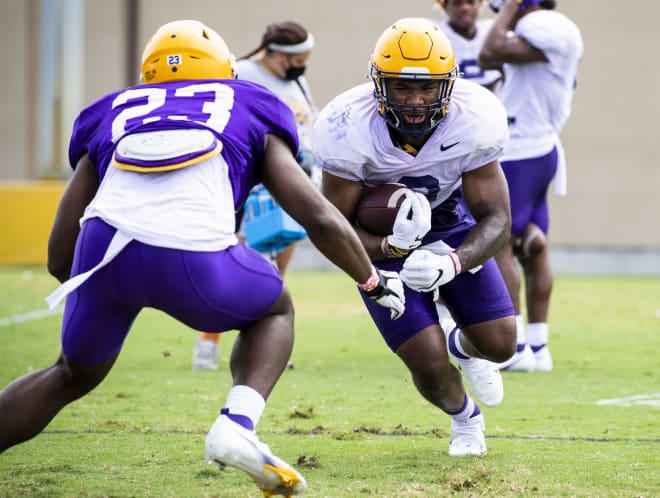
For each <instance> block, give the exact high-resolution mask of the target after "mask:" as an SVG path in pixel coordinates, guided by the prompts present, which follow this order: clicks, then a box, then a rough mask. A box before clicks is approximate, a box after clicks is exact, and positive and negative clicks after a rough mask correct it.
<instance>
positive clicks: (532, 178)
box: [502, 147, 557, 237]
mask: <svg viewBox="0 0 660 498" xmlns="http://www.w3.org/2000/svg"><path fill="white" fill-rule="evenodd" d="M502 170H503V171H504V175H505V176H506V181H507V183H508V184H509V198H510V199H511V233H512V234H513V235H515V236H516V237H520V236H522V234H523V232H524V231H525V228H526V227H527V225H529V224H530V223H534V224H535V225H536V226H537V227H539V228H540V229H541V230H542V231H543V233H545V234H547V233H548V229H549V226H550V218H549V213H548V199H547V194H548V187H549V185H550V182H551V181H552V179H553V178H554V176H555V173H556V172H557V148H556V147H554V148H553V149H552V150H551V151H550V152H549V153H547V154H546V155H545V156H541V157H535V158H533V159H521V160H518V161H502Z"/></svg>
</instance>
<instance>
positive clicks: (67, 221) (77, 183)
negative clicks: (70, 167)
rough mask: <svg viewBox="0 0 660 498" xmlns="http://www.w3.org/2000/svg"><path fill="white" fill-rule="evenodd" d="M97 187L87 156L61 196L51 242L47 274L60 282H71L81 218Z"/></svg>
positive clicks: (95, 175)
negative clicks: (70, 277) (69, 279)
mask: <svg viewBox="0 0 660 498" xmlns="http://www.w3.org/2000/svg"><path fill="white" fill-rule="evenodd" d="M97 188H98V176H97V174H96V168H95V167H94V165H93V164H92V162H91V161H90V160H89V157H87V155H84V156H83V157H82V158H80V160H79V161H78V164H77V166H76V169H75V171H74V173H73V176H72V177H71V180H70V181H69V184H68V185H67V187H66V190H65V191H64V194H63V195H62V199H61V200H60V204H59V206H58V208H57V213H56V214H55V221H54V222H53V228H52V229H51V232H50V237H49V239H48V271H49V272H50V274H51V275H53V276H54V277H55V278H57V280H59V281H60V282H64V281H66V280H68V278H69V274H70V273H71V264H72V263H73V250H74V247H75V245H76V239H77V238H78V232H79V231H80V224H79V223H80V218H82V215H83V212H84V211H85V208H86V207H87V205H88V204H89V203H90V202H91V200H92V198H93V197H94V195H95V194H96V190H97Z"/></svg>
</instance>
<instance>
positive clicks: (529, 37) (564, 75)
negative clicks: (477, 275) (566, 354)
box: [480, 0, 584, 371]
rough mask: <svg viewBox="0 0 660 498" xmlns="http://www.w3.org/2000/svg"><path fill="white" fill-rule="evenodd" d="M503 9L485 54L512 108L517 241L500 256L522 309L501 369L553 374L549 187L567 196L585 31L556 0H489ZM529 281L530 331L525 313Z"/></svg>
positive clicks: (511, 178)
mask: <svg viewBox="0 0 660 498" xmlns="http://www.w3.org/2000/svg"><path fill="white" fill-rule="evenodd" d="M489 1H490V5H491V7H493V10H497V11H499V14H498V16H497V17H496V18H495V22H494V24H493V27H492V28H491V30H490V32H489V33H488V36H487V37H486V40H485V41H484V45H483V47H482V50H481V53H480V60H481V63H482V64H483V65H484V66H487V67H492V68H501V69H502V70H503V72H504V82H503V84H502V85H500V86H499V87H498V88H497V89H496V92H495V93H496V95H497V96H498V97H499V98H500V100H501V101H502V103H503V104H504V107H505V108H506V110H507V115H508V120H509V130H510V134H511V139H510V141H509V145H508V146H507V148H506V149H505V150H504V156H503V157H502V169H503V170H504V174H505V176H506V178H507V182H508V185H509V194H510V197H511V216H512V225H511V236H510V239H509V242H508V244H506V245H505V247H504V248H503V249H502V250H501V251H500V252H499V254H498V255H497V262H498V264H499V265H500V268H501V270H502V274H503V275H504V278H505V280H506V282H507V285H508V287H509V290H510V292H511V297H512V298H513V302H514V305H515V307H516V320H517V327H516V328H517V343H518V346H517V352H516V354H515V356H514V357H513V358H512V359H511V360H509V361H508V362H506V363H505V364H503V365H501V368H503V369H511V370H520V371H528V370H537V371H550V370H552V368H553V361H552V356H551V355H550V349H549V348H548V335H549V327H548V310H549V306H550V295H551V293H552V284H553V276H552V268H551V266H550V256H549V251H548V245H547V235H548V231H549V226H550V222H549V210H548V199H547V195H548V190H549V186H550V183H551V182H553V181H554V191H555V193H556V194H558V195H566V162H565V157H564V153H563V148H562V145H561V140H560V138H559V136H560V132H561V130H562V128H563V126H564V124H565V123H566V121H567V120H568V118H569V116H570V113H571V105H572V100H573V94H574V91H575V84H576V81H577V72H578V66H579V62H580V60H581V58H582V54H583V52H584V46H583V42H582V37H581V35H580V30H579V28H578V27H577V26H576V25H575V23H574V22H573V21H571V20H570V19H569V18H568V17H566V16H565V15H563V14H561V13H559V12H556V11H555V10H554V8H555V3H556V2H555V1H554V0H522V1H520V0H489ZM520 268H521V269H522V278H524V282H525V297H526V299H525V303H526V308H527V309H526V311H527V327H525V320H524V317H523V310H522V308H521V302H520V301H521V299H520V293H521V271H520Z"/></svg>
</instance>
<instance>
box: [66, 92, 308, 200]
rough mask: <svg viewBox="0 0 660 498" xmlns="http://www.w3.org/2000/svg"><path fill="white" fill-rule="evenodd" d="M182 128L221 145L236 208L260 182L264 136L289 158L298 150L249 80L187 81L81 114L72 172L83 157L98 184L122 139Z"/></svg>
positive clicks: (285, 112)
mask: <svg viewBox="0 0 660 498" xmlns="http://www.w3.org/2000/svg"><path fill="white" fill-rule="evenodd" d="M185 128H199V129H207V130H210V131H211V132H213V134H214V135H215V136H216V137H217V139H218V140H219V141H220V142H221V143H222V156H223V158H224V159H225V161H226V162H227V165H228V167H229V177H230V180H231V182H232V187H233V190H234V206H235V208H236V209H238V208H240V207H241V206H242V205H243V202H244V201H245V199H246V198H247V196H248V193H249V191H250V189H251V188H252V187H253V186H254V185H256V184H257V183H260V182H261V173H262V161H263V153H264V145H265V135H266V134H273V135H276V136H278V137H280V138H282V139H283V140H284V141H285V142H286V143H287V144H288V145H289V147H290V148H291V151H292V153H293V154H294V155H296V153H297V151H298V135H297V132H296V123H295V118H294V116H293V113H292V112H291V110H290V109H289V107H288V106H287V105H286V104H284V102H282V101H280V100H279V99H278V98H277V96H275V94H273V93H271V92H270V91H269V90H267V89H266V88H264V87H262V86H260V85H256V84H254V83H251V82H248V81H238V80H186V81H175V82H170V83H160V84H153V85H140V86H135V87H131V88H125V89H123V90H119V91H116V92H113V93H110V94H108V95H106V96H105V97H102V98H101V99H99V100H98V101H96V102H95V103H93V104H92V105H90V106H89V107H87V108H85V109H83V110H82V111H81V113H80V114H79V115H78V117H77V118H76V121H75V123H74V125H73V133H72V135H71V142H70V144H69V162H70V163H71V166H72V168H74V169H75V167H76V164H77V163H78V161H79V160H80V158H81V157H82V156H83V155H84V154H88V156H89V159H90V160H91V161H92V163H94V164H95V165H96V169H97V171H98V175H99V181H101V179H102V178H103V176H104V175H105V172H106V169H107V167H108V164H110V161H111V159H112V154H113V152H114V150H115V148H116V146H117V144H118V143H119V141H120V140H121V139H122V138H123V137H124V136H126V135H130V134H133V133H141V132H146V131H157V130H166V129H185Z"/></svg>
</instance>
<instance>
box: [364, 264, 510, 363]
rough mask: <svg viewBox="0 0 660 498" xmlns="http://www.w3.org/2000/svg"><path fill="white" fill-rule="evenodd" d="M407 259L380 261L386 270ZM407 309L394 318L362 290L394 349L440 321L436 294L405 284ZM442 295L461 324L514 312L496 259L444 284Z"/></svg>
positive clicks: (385, 336)
mask: <svg viewBox="0 0 660 498" xmlns="http://www.w3.org/2000/svg"><path fill="white" fill-rule="evenodd" d="M403 261H404V260H403V259H391V260H386V261H378V262H375V263H374V264H375V265H376V266H378V268H381V269H383V270H392V271H400V270H401V268H402V266H403ZM404 290H405V294H406V312H405V313H404V314H403V315H402V316H401V317H400V318H398V319H397V320H392V319H390V311H389V310H388V309H387V308H384V307H382V306H380V305H379V304H376V303H375V302H374V301H372V300H371V299H369V298H368V297H366V295H365V294H364V293H363V292H361V291H360V294H361V295H362V299H363V300H364V303H365V304H366V305H367V309H368V310H369V313H370V314H371V318H372V319H373V321H374V323H375V324H376V326H377V327H378V330H379V331H380V333H381V335H382V336H383V339H385V342H386V343H387V345H388V346H389V347H390V349H391V350H392V351H396V350H397V349H399V347H400V346H401V345H402V344H403V343H404V342H406V341H407V340H408V339H410V338H411V337H412V336H414V335H415V334H416V333H417V332H419V331H421V330H422V329H424V328H426V327H428V326H429V325H433V324H437V323H438V312H437V311H436V308H435V302H434V301H433V293H432V292H427V293H422V292H416V291H413V290H411V289H410V288H408V287H407V286H404ZM440 297H441V298H442V300H443V301H444V303H445V305H446V306H447V308H448V309H449V311H450V312H451V314H452V317H453V318H454V320H455V321H456V324H457V325H458V326H459V327H465V326H468V325H473V324H476V323H481V322H486V321H489V320H495V319H497V318H503V317H506V316H511V315H513V314H514V309H513V303H512V302H511V296H510V295H509V290H508V289H507V287H506V284H505V283H504V279H503V278H502V274H501V273H500V269H499V268H498V266H497V263H495V260H494V259H493V258H491V259H489V260H488V261H486V262H485V263H484V265H483V267H482V268H481V270H479V271H478V272H477V273H475V274H472V273H469V272H466V273H461V274H460V275H458V276H457V277H456V278H455V279H454V280H452V281H451V282H449V283H448V284H445V285H443V286H441V287H440Z"/></svg>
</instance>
